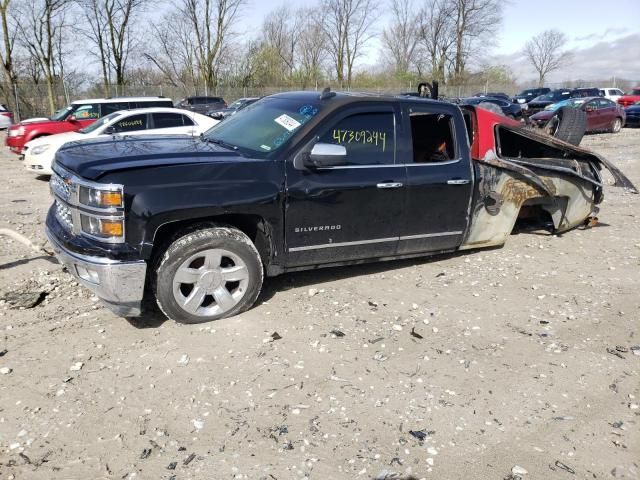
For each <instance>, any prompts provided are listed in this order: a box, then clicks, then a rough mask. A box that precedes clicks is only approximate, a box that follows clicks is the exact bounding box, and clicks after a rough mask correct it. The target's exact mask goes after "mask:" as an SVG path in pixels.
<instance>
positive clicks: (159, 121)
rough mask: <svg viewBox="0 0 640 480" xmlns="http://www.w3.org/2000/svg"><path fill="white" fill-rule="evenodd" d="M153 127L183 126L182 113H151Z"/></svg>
mask: <svg viewBox="0 0 640 480" xmlns="http://www.w3.org/2000/svg"><path fill="white" fill-rule="evenodd" d="M152 115H153V128H172V127H182V126H184V120H183V115H180V114H177V113H166V112H161V113H153V114H152Z"/></svg>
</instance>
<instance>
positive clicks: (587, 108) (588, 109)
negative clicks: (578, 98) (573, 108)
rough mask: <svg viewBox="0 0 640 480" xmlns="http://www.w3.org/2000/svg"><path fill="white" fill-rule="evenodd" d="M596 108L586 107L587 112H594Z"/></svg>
mask: <svg viewBox="0 0 640 480" xmlns="http://www.w3.org/2000/svg"><path fill="white" fill-rule="evenodd" d="M594 110H595V107H586V108H585V109H584V111H585V112H593V111H594Z"/></svg>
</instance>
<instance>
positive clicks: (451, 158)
mask: <svg viewBox="0 0 640 480" xmlns="http://www.w3.org/2000/svg"><path fill="white" fill-rule="evenodd" d="M519 125H520V124H519V123H518V122H514V121H512V120H510V119H508V118H506V117H503V116H501V115H499V114H496V113H493V112H489V111H486V110H483V109H479V108H476V107H473V106H468V107H462V109H461V108H460V107H458V106H457V105H453V104H450V103H445V102H440V101H435V100H430V99H425V98H419V97H415V96H408V95H403V96H370V95H354V94H335V93H333V92H328V91H325V92H323V93H322V94H318V93H317V92H292V93H282V94H278V95H273V96H270V97H266V98H264V99H262V100H260V101H258V102H257V103H255V104H253V105H251V106H249V107H247V108H246V109H245V110H244V111H242V112H240V113H239V114H238V115H235V116H233V117H230V118H228V119H227V120H225V121H224V122H221V123H220V124H219V125H216V126H215V127H214V128H212V129H211V130H209V131H208V132H207V133H206V134H205V135H203V136H202V137H201V138H195V139H194V138H190V137H189V138H187V137H177V136H174V137H170V136H158V137H149V136H148V137H144V138H142V137H138V138H136V137H125V138H120V139H111V140H99V139H96V140H94V141H88V142H87V141H85V142H77V143H71V144H68V145H67V146H66V147H64V148H62V149H61V150H59V152H58V154H57V156H56V160H55V162H54V166H53V170H54V172H55V174H54V175H53V176H52V178H51V181H50V185H51V190H52V192H53V195H54V203H53V205H52V207H51V209H50V211H49V214H48V217H47V222H46V229H47V235H48V238H49V240H50V242H51V244H52V245H53V247H54V250H55V251H56V254H57V256H58V259H59V260H60V261H61V262H62V263H63V264H64V265H65V266H66V267H67V268H68V270H69V272H71V273H72V274H73V275H74V276H76V277H77V278H78V280H79V281H80V282H81V283H82V284H83V285H85V286H87V287H88V288H90V289H92V290H93V291H94V292H95V293H96V295H98V296H99V297H100V298H101V299H102V300H104V301H105V302H106V303H107V304H108V305H109V306H110V307H111V308H112V309H113V310H114V311H116V312H117V313H119V314H120V315H124V316H135V315H139V314H140V313H141V305H142V300H143V297H144V298H153V299H155V300H156V301H157V303H158V305H159V307H160V309H161V310H162V311H163V312H164V313H165V314H166V315H167V316H168V317H170V318H172V319H175V320H176V321H181V322H187V323H195V322H202V321H207V320H213V319H218V318H222V317H227V316H231V315H235V314H237V313H239V312H242V311H243V310H246V309H248V308H249V307H251V306H252V304H253V303H254V302H255V300H256V298H257V297H258V294H259V293H260V290H261V287H262V283H263V276H264V275H266V276H274V275H278V274H281V273H284V272H289V271H295V270H302V269H313V268H318V267H322V266H332V265H346V264H354V263H362V262H367V261H372V260H389V259H397V258H407V257H414V256H422V255H433V254H437V253H442V252H450V251H454V250H461V249H470V248H480V247H489V246H496V245H502V244H503V243H504V242H505V240H506V238H507V236H508V235H509V234H510V232H511V230H512V229H513V226H514V224H515V222H516V220H517V218H518V217H519V216H523V215H526V216H527V217H530V218H535V217H540V218H544V219H546V220H549V221H550V222H552V225H553V229H554V230H555V231H557V232H562V231H566V230H569V229H571V228H574V227H576V226H579V225H582V224H584V223H585V222H589V221H591V220H593V216H594V215H595V212H596V211H597V207H596V204H598V203H600V202H601V200H602V198H603V191H602V190H603V184H602V179H601V175H600V170H601V168H602V167H603V166H604V167H606V168H608V169H609V170H610V171H611V173H612V175H613V178H614V180H615V183H616V184H618V185H621V186H624V187H627V188H629V189H632V190H635V189H634V187H633V185H632V184H631V182H629V180H628V179H626V177H624V175H623V174H622V173H621V172H620V171H618V170H617V169H616V168H615V167H614V166H613V165H610V164H609V163H608V162H607V161H606V160H605V159H604V158H601V157H599V156H598V155H596V154H594V153H591V152H588V151H586V150H583V149H580V148H577V147H574V146H572V145H569V144H566V143H563V142H561V141H558V140H555V139H553V138H550V137H542V136H539V135H538V134H536V133H534V132H531V131H529V130H527V129H525V128H522V127H520V126H519Z"/></svg>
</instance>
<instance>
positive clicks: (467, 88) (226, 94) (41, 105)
mask: <svg viewBox="0 0 640 480" xmlns="http://www.w3.org/2000/svg"><path fill="white" fill-rule="evenodd" d="M85 85H86V84H85ZM92 85H93V86H92V87H89V88H87V87H86V86H82V85H69V84H66V83H64V82H58V83H56V84H55V85H54V87H53V97H54V102H53V103H54V110H57V109H59V108H62V107H64V106H65V105H67V104H69V103H70V102H72V101H75V100H83V99H87V98H102V97H123V96H163V97H166V98H170V99H172V100H173V101H174V102H177V101H179V100H180V99H182V98H184V97H186V96H192V95H210V96H219V97H223V98H224V99H225V101H227V103H231V102H233V101H234V100H237V99H238V98H241V97H261V96H265V95H271V94H274V93H279V92H285V91H291V90H322V89H323V88H324V87H326V86H329V87H331V89H332V90H336V91H341V90H342V91H345V90H351V91H357V92H365V93H376V94H398V93H401V92H413V91H416V89H417V84H414V83H413V82H409V83H407V84H399V83H395V82H392V81H390V82H389V83H388V84H385V85H379V86H371V85H362V86H354V87H352V88H351V89H346V88H340V86H339V85H337V84H335V83H334V82H322V83H320V82H317V83H314V84H313V85H311V86H307V87H306V88H301V87H300V86H299V85H286V86H270V87H268V86H252V87H241V86H233V85H218V86H217V87H213V88H204V87H199V88H194V87H184V86H177V85H168V84H159V85H153V84H131V85H111V86H110V87H109V88H108V89H105V88H104V87H103V86H101V85H99V84H97V83H93V84H92ZM535 86H536V84H535V82H529V83H522V84H516V83H514V82H504V83H496V82H492V83H490V82H485V83H477V82H474V83H469V84H464V85H442V84H441V85H440V88H439V93H440V96H442V97H447V98H461V97H468V96H472V95H475V94H478V93H487V92H502V93H506V94H507V95H509V96H512V95H515V94H516V93H518V92H519V91H521V90H522V89H524V88H533V87H535ZM546 86H547V87H549V88H552V89H553V88H560V87H584V86H600V87H603V86H616V85H612V82H610V81H609V82H607V81H605V82H585V81H575V82H563V83H552V84H547V85H546ZM618 86H620V87H622V88H623V89H625V88H627V86H626V85H618ZM105 90H106V91H105ZM105 93H106V94H105ZM0 103H3V104H4V105H6V106H7V107H8V108H9V109H10V110H11V111H13V114H14V120H15V121H16V122H17V121H19V120H24V119H27V118H34V117H49V116H50V115H51V113H52V112H51V106H50V102H49V93H48V87H47V85H46V83H45V82H39V83H35V82H21V83H18V84H17V85H14V86H13V87H12V86H10V85H8V84H2V83H0Z"/></svg>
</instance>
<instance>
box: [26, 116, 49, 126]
mask: <svg viewBox="0 0 640 480" xmlns="http://www.w3.org/2000/svg"><path fill="white" fill-rule="evenodd" d="M51 121H52V120H51V119H49V118H47V117H34V118H25V119H24V120H22V121H21V122H20V125H26V124H27V123H45V122H51Z"/></svg>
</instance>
